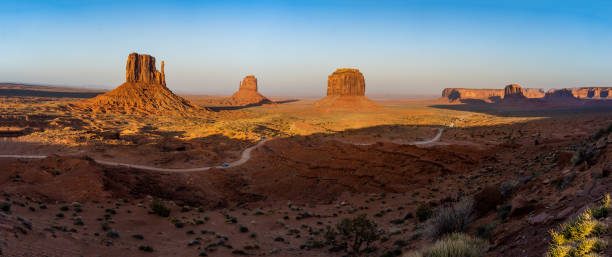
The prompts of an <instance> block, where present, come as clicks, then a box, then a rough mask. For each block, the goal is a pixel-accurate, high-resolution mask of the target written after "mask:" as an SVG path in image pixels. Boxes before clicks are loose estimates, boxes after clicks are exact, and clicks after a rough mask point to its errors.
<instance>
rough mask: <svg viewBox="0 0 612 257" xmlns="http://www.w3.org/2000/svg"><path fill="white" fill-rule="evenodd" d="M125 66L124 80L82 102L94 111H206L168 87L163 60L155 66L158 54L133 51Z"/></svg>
mask: <svg viewBox="0 0 612 257" xmlns="http://www.w3.org/2000/svg"><path fill="white" fill-rule="evenodd" d="M125 69H126V71H125V80H126V82H125V83H123V84H121V85H120V86H118V87H117V88H115V89H114V90H112V91H109V92H107V93H105V94H102V95H99V96H96V97H94V98H92V99H88V100H86V101H85V102H83V103H81V106H82V107H85V108H86V109H88V110H90V111H92V112H101V113H120V114H163V115H178V116H184V115H190V114H194V113H196V112H198V111H203V110H202V109H201V108H200V107H198V106H196V105H193V104H191V103H190V102H189V101H187V100H185V99H183V98H182V97H180V96H177V95H175V94H174V93H172V91H170V89H168V88H167V87H166V79H165V74H164V62H163V61H162V64H161V72H160V71H158V70H157V69H156V68H155V57H153V56H150V55H146V54H137V53H132V54H130V55H129V57H128V60H127V64H126V68H125Z"/></svg>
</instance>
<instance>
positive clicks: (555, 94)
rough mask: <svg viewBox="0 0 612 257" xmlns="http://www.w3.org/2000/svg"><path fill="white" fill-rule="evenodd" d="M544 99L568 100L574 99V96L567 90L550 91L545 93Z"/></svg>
mask: <svg viewBox="0 0 612 257" xmlns="http://www.w3.org/2000/svg"><path fill="white" fill-rule="evenodd" d="M545 98H546V99H549V100H568V99H576V97H575V96H574V94H572V90H571V89H569V88H562V89H557V90H555V89H551V90H548V92H546V96H545Z"/></svg>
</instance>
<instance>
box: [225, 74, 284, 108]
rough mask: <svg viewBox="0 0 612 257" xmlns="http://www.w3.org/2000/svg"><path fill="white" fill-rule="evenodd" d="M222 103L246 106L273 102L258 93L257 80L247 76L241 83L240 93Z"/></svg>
mask: <svg viewBox="0 0 612 257" xmlns="http://www.w3.org/2000/svg"><path fill="white" fill-rule="evenodd" d="M222 103H223V104H225V105H232V106H245V105H260V104H270V103H272V101H270V100H269V99H268V98H266V97H264V96H263V95H261V94H260V93H259V92H257V78H256V77H255V76H253V75H247V76H246V77H244V78H243V79H242V81H241V82H240V86H239V87H238V91H237V92H236V93H234V94H233V95H232V96H231V97H230V98H228V99H227V100H225V101H223V102H222Z"/></svg>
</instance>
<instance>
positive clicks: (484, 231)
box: [476, 222, 497, 239]
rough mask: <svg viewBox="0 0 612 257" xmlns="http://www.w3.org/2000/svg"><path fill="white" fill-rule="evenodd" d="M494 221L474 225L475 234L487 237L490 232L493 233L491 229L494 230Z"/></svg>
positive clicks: (489, 235) (483, 237)
mask: <svg viewBox="0 0 612 257" xmlns="http://www.w3.org/2000/svg"><path fill="white" fill-rule="evenodd" d="M496 225H497V224H495V222H492V223H489V224H482V225H480V226H478V227H476V236H477V237H480V238H482V239H489V238H490V237H491V234H493V230H495V226H496Z"/></svg>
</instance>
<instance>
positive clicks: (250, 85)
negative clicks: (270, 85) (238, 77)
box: [238, 75, 257, 92]
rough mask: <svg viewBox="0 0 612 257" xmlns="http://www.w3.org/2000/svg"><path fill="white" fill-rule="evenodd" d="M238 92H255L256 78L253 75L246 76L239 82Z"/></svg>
mask: <svg viewBox="0 0 612 257" xmlns="http://www.w3.org/2000/svg"><path fill="white" fill-rule="evenodd" d="M238 90H246V91H255V92H257V78H255V76H253V75H247V76H246V77H244V79H242V82H240V88H238Z"/></svg>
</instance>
